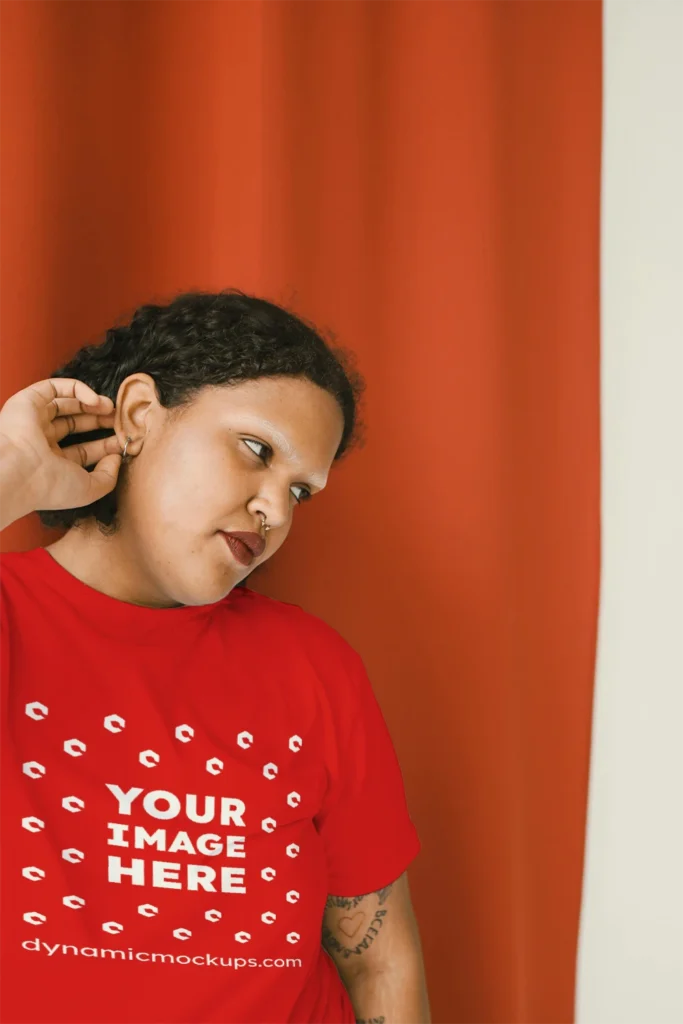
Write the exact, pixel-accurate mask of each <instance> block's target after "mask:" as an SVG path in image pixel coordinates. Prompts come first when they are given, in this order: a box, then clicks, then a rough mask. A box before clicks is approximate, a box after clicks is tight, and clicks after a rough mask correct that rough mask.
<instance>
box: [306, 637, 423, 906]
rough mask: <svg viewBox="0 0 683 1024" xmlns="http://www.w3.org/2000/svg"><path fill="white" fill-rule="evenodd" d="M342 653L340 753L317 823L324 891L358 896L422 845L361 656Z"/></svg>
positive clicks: (399, 868) (382, 882)
mask: <svg viewBox="0 0 683 1024" xmlns="http://www.w3.org/2000/svg"><path fill="white" fill-rule="evenodd" d="M347 657H348V659H349V660H348V666H349V667H348V677H349V688H348V690H347V691H346V693H345V695H344V702H343V703H344V707H343V709H341V710H340V712H339V715H338V722H337V724H338V725H339V750H338V754H339V756H338V758H336V759H335V760H336V767H335V768H333V773H334V778H333V781H332V784H331V786H330V789H329V791H328V794H327V797H326V799H325V801H324V804H323V807H322V808H321V810H320V812H319V814H318V815H317V816H316V818H315V819H314V822H315V825H316V828H317V829H318V832H319V834H320V836H321V837H322V840H323V842H324V845H325V852H326V856H327V864H328V874H329V880H328V891H329V893H330V894H331V895H335V896H361V895H364V894H365V893H370V892H376V891H377V890H378V889H381V888H383V887H384V886H386V885H389V884H390V883H392V882H395V881H396V879H397V878H398V877H399V876H400V875H401V874H403V872H404V871H405V870H406V868H407V867H408V865H409V864H410V863H411V862H412V861H413V860H414V858H415V857H416V856H417V854H418V853H419V851H420V848H421V844H420V840H419V837H418V834H417V829H416V828H415V825H414V824H413V822H412V820H411V818H410V814H409V812H408V807H407V803H406V794H405V789H404V783H403V776H402V774H401V768H400V766H399V762H398V757H397V755H396V751H395V749H394V745H393V742H392V740H391V736H390V734H389V730H388V728H387V724H386V722H385V720H384V716H383V714H382V711H381V708H380V706H379V704H378V702H377V698H376V697H375V694H374V692H373V690H372V686H371V683H370V680H369V678H368V676H367V673H366V670H365V667H364V665H363V662H362V659H361V658H360V656H359V655H358V654H357V653H356V652H355V651H353V649H351V648H348V649H347ZM345 660H346V659H345Z"/></svg>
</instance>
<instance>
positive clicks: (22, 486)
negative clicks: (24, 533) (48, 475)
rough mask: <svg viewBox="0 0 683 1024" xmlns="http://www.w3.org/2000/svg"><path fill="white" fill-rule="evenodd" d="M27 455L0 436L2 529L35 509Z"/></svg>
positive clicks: (0, 515)
mask: <svg viewBox="0 0 683 1024" xmlns="http://www.w3.org/2000/svg"><path fill="white" fill-rule="evenodd" d="M30 477H31V473H30V470H29V468H28V466H27V462H26V459H25V457H23V456H22V455H21V452H19V451H18V450H17V448H16V447H15V446H14V445H13V444H12V443H11V442H10V441H8V440H7V439H6V438H4V437H2V436H0V530H4V529H5V527H6V526H9V525H10V523H13V522H14V521H15V520H16V519H21V517H22V516H25V515H28V513H29V512H32V511H33V503H32V497H31V494H30V488H29V481H30Z"/></svg>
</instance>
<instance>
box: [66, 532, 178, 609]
mask: <svg viewBox="0 0 683 1024" xmlns="http://www.w3.org/2000/svg"><path fill="white" fill-rule="evenodd" d="M46 550H47V551H48V552H49V553H50V555H51V556H52V557H53V558H54V559H55V561H57V562H58V563H59V564H60V565H61V566H62V567H63V568H64V569H66V571H67V572H69V573H71V575H72V576H75V577H76V578H77V579H79V580H81V582H83V583H85V584H87V585H88V586H89V587H93V588H94V589H95V590H99V591H100V592H101V593H103V594H106V595H107V596H108V597H113V598H116V599H117V600H119V601H126V602H127V603H128V604H137V605H141V606H142V607H145V608H177V607H180V606H179V605H178V603H177V602H172V601H169V600H168V599H167V598H166V599H165V598H164V596H163V594H162V593H161V592H160V589H159V587H158V586H157V585H156V584H155V581H154V579H153V577H152V575H151V573H150V572H149V570H148V567H147V566H146V564H145V561H144V558H143V557H142V554H141V552H140V551H139V550H136V547H135V545H134V544H133V543H132V542H131V540H130V538H128V537H126V535H125V533H124V532H123V530H119V531H118V532H117V533H115V534H112V535H110V536H107V535H105V534H103V533H102V532H101V531H100V530H99V529H98V528H97V527H96V526H93V525H92V524H80V525H79V526H74V527H72V528H71V529H70V530H69V531H68V532H67V533H66V534H65V535H64V536H63V537H61V538H60V539H59V540H58V541H55V543H54V544H49V545H47V547H46Z"/></svg>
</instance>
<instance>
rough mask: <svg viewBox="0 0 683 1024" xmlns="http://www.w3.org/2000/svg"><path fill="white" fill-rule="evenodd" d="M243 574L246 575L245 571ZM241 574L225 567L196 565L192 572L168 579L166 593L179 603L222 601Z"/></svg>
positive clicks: (197, 603) (239, 580)
mask: <svg viewBox="0 0 683 1024" xmlns="http://www.w3.org/2000/svg"><path fill="white" fill-rule="evenodd" d="M245 575H247V574H246V573H245ZM243 578H244V577H243V576H239V575H236V574H232V573H228V572H226V571H225V567H223V568H222V570H219V571H217V570H216V567H215V566H213V567H209V568H208V569H207V568H203V571H202V568H201V567H197V570H196V571H195V572H194V573H188V574H187V575H185V576H183V577H177V576H176V577H175V579H173V580H169V581H168V584H169V587H168V593H169V596H170V597H172V599H173V601H175V602H176V603H177V604H181V605H201V604H216V602H218V601H222V600H223V598H224V597H226V596H227V595H228V594H229V593H230V591H231V590H232V589H233V588H234V587H236V586H237V585H238V583H240V582H241V580H242V579H243Z"/></svg>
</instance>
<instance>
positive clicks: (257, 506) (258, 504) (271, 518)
mask: <svg viewBox="0 0 683 1024" xmlns="http://www.w3.org/2000/svg"><path fill="white" fill-rule="evenodd" d="M247 509H248V511H249V514H250V515H252V516H254V517H255V519H256V521H257V523H258V530H259V532H260V533H263V518H264V517H265V521H266V525H267V526H269V527H270V528H271V530H276V529H278V527H282V526H285V525H286V524H287V523H288V522H289V517H290V514H291V510H290V506H289V502H286V503H285V502H283V501H282V500H281V499H277V498H276V499H273V498H268V497H265V496H263V495H261V496H259V497H254V498H252V499H251V501H250V502H249V503H248V504H247Z"/></svg>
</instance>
